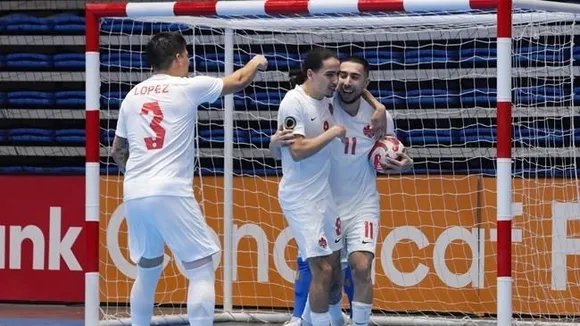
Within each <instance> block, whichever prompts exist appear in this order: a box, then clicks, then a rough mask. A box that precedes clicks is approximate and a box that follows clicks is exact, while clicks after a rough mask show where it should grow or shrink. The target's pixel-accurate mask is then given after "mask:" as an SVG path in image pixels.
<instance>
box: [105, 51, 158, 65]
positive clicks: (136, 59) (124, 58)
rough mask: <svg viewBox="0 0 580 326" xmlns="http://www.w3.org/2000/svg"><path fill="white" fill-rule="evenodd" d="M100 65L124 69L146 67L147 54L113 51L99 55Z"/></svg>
mask: <svg viewBox="0 0 580 326" xmlns="http://www.w3.org/2000/svg"><path fill="white" fill-rule="evenodd" d="M101 65H102V66H104V67H116V68H125V69H135V68H146V69H149V65H148V64H147V56H146V55H145V54H142V53H139V52H114V53H107V54H103V55H101Z"/></svg>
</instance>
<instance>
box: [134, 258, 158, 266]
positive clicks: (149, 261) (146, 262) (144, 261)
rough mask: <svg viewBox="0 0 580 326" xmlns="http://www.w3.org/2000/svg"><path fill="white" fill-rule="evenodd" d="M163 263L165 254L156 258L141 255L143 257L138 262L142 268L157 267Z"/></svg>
mask: <svg viewBox="0 0 580 326" xmlns="http://www.w3.org/2000/svg"><path fill="white" fill-rule="evenodd" d="M161 264H163V256H159V257H155V258H145V257H141V259H139V263H137V265H138V266H139V267H141V268H155V267H157V266H160V265H161Z"/></svg>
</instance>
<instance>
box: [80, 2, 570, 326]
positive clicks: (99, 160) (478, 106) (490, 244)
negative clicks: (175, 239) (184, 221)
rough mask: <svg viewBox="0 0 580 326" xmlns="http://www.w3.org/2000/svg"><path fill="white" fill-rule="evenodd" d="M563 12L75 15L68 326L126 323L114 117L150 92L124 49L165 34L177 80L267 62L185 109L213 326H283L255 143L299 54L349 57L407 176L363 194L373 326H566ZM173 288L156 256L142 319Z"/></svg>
mask: <svg viewBox="0 0 580 326" xmlns="http://www.w3.org/2000/svg"><path fill="white" fill-rule="evenodd" d="M512 7H513V8H512ZM576 13H580V6H578V5H569V4H557V3H550V2H545V1H540V0H514V3H513V6H512V1H511V0H442V1H434V0H335V1H330V0H256V1H253V0H252V1H217V2H215V1H200V2H185V1H183V2H181V1H177V2H157V3H137V2H135V3H102V4H96V3H94V4H87V5H86V216H85V218H86V225H85V229H86V231H85V232H86V233H85V239H86V248H87V255H86V262H85V271H86V288H85V293H86V295H85V325H89V326H92V325H98V324H106V325H128V324H129V323H128V319H127V318H128V307H127V303H128V301H129V299H128V298H129V293H130V288H131V284H132V280H133V278H134V275H135V266H134V265H133V264H132V263H131V262H130V261H129V259H128V255H127V250H128V249H127V234H126V227H125V225H124V222H123V209H122V175H121V174H120V173H119V172H118V170H117V169H116V167H115V166H114V164H113V163H112V160H111V159H110V158H109V156H108V155H109V148H110V145H111V143H112V137H113V135H114V129H115V123H116V116H117V113H118V108H119V103H120V101H121V100H122V99H123V97H124V96H125V94H126V93H127V92H128V91H129V90H130V89H131V87H132V86H134V85H135V84H137V83H139V82H141V81H142V80H145V79H146V78H148V76H150V75H151V70H150V69H149V67H147V64H146V59H145V58H144V45H145V44H146V42H147V40H148V39H149V38H150V36H151V35H153V33H155V32H159V31H168V30H172V31H180V32H181V33H182V34H183V35H184V37H185V38H186V40H187V42H188V49H189V52H190V54H191V55H192V58H191V68H192V69H191V71H192V72H194V74H201V75H211V76H223V75H225V74H229V73H231V72H232V71H234V70H235V69H238V68H239V67H240V66H242V65H243V64H244V63H245V62H247V61H248V60H249V58H251V56H252V55H254V54H265V55H266V57H267V58H268V60H269V62H270V64H269V68H268V70H267V71H266V72H261V73H259V75H258V76H257V78H256V80H255V82H254V83H252V85H251V86H249V87H248V88H247V89H245V90H244V91H242V92H240V93H237V94H235V95H228V96H225V97H224V98H223V99H221V100H218V101H217V102H216V103H206V104H204V105H202V106H201V107H200V108H199V114H198V116H199V117H198V126H199V128H198V130H197V133H198V138H197V144H196V148H199V150H198V157H197V160H196V162H192V164H195V166H196V173H195V181H194V188H195V193H196V199H197V200H198V201H199V202H200V205H201V206H202V208H203V211H204V214H205V216H206V218H207V221H208V223H209V224H210V226H211V227H212V230H213V235H214V236H215V238H216V239H217V240H218V241H219V243H220V245H221V248H222V253H220V254H219V255H216V256H215V257H214V266H215V269H216V283H217V284H216V294H217V298H216V300H217V301H216V304H217V305H218V306H219V307H220V308H219V309H217V310H216V313H217V316H216V321H233V320H236V321H253V322H283V321H285V320H287V319H289V313H290V312H291V309H292V305H293V290H292V281H293V278H294V268H295V264H294V262H295V258H296V247H295V243H294V242H293V240H292V239H291V236H290V233H289V230H288V229H287V228H286V225H285V222H284V218H283V216H282V214H281V212H280V209H279V207H278V202H277V183H278V180H279V177H280V175H281V170H280V169H279V163H277V162H276V161H274V160H273V159H272V158H271V157H270V154H269V152H268V141H269V138H268V137H269V136H270V135H271V134H272V133H273V132H274V131H275V128H276V115H277V106H278V104H279V103H280V100H281V98H282V97H283V96H284V94H285V93H286V92H287V91H288V90H289V89H290V86H289V83H288V71H289V70H291V69H295V68H299V67H300V62H301V60H302V59H303V56H304V55H305V54H306V53H307V52H308V49H309V48H310V47H312V46H315V45H316V46H325V47H328V48H331V49H333V50H335V51H336V52H337V53H338V54H339V55H340V56H341V57H342V58H344V57H345V56H348V55H353V54H354V55H360V56H364V57H366V58H367V60H369V62H370V64H371V70H372V71H371V81H372V82H371V84H370V86H369V90H371V92H372V93H373V94H374V95H375V96H376V97H377V98H379V100H381V102H383V103H384V104H385V105H386V106H387V108H388V110H390V112H391V113H392V114H393V116H394V118H395V119H396V123H397V135H398V137H399V138H400V139H401V140H402V141H403V143H405V145H406V146H407V147H408V148H409V151H410V154H411V156H412V157H413V158H414V159H415V165H414V169H413V170H412V171H411V172H409V173H406V174H404V175H402V176H389V177H380V178H379V180H378V186H379V190H380V192H381V229H380V232H379V233H380V235H379V239H378V245H377V250H376V259H375V266H374V274H373V282H374V289H375V299H374V308H375V311H374V314H373V317H372V321H373V323H376V324H381V325H387V324H388V325H403V324H412V325H454V324H457V325H464V324H477V325H485V324H489V325H491V324H498V325H511V324H512V323H517V324H530V325H531V324H537V323H542V322H546V323H547V324H550V325H556V324H560V323H561V324H566V323H569V322H574V321H576V322H577V321H578V319H580V316H579V315H578V314H579V313H578V312H577V309H575V306H576V305H577V304H578V299H577V298H579V297H580V289H578V286H577V285H576V284H579V283H580V276H577V275H576V274H578V271H579V270H580V260H578V259H577V258H576V255H578V254H580V240H576V239H574V236H575V232H577V231H576V229H577V228H578V225H577V223H576V222H575V221H577V220H578V219H579V217H578V216H580V204H579V199H580V197H579V196H578V188H577V187H578V184H577V180H578V176H577V167H578V166H577V164H576V158H577V157H580V155H579V154H580V153H579V152H578V151H577V149H576V142H580V129H578V130H577V129H575V122H576V115H575V114H576V112H577V107H576V106H575V103H578V101H580V97H579V98H578V99H576V95H575V94H576V93H577V89H576V86H575V85H576V78H578V77H579V76H580V70H579V69H578V66H576V60H575V59H576V57H578V58H580V46H578V47H576V43H577V40H576V36H577V35H578V36H580V30H579V29H578V27H577V26H576V19H577V18H578V17H577V16H576ZM512 33H513V36H512ZM577 48H578V49H579V50H576V49H577ZM578 90H580V89H578ZM512 146H513V148H512ZM186 287H187V282H186V279H185V277H184V276H183V273H182V272H181V266H180V265H179V262H176V261H175V260H174V259H173V258H172V257H171V255H170V254H169V252H168V253H167V255H166V257H165V261H164V274H163V277H162V280H161V281H160V283H159V286H158V288H157V296H156V302H157V303H158V306H157V307H156V310H155V317H154V319H155V321H156V322H158V323H159V324H176V325H179V324H184V323H185V322H186V318H185V317H184V315H183V314H184V313H185V308H184V307H183V304H184V303H185V298H186V295H185V293H186V290H185V289H186Z"/></svg>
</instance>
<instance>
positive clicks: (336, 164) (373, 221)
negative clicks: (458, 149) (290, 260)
mask: <svg viewBox="0 0 580 326" xmlns="http://www.w3.org/2000/svg"><path fill="white" fill-rule="evenodd" d="M368 83H369V66H368V63H367V62H366V60H364V59H363V58H359V57H351V58H348V59H346V60H344V61H343V62H342V63H341V66H340V74H339V85H338V91H337V93H338V95H337V96H336V98H335V100H334V104H335V105H334V107H335V111H334V114H333V118H334V119H335V122H336V123H340V124H344V126H345V128H346V137H345V140H344V142H343V143H337V142H335V143H333V144H332V149H333V161H332V168H331V171H332V173H331V176H330V185H331V189H332V193H333V197H334V199H335V201H336V203H337V205H338V210H339V213H340V215H341V220H342V228H343V236H344V241H345V248H344V249H343V250H344V254H345V255H346V256H347V257H348V262H349V264H350V268H351V272H352V276H353V280H354V298H353V302H352V305H351V309H352V311H351V314H352V319H353V322H354V323H355V325H367V324H368V322H369V317H370V312H371V304H372V283H371V266H372V260H373V258H374V250H375V246H376V238H377V231H378V220H379V206H378V193H377V189H376V171H375V169H374V168H373V167H372V165H371V164H370V163H369V161H368V153H369V151H370V150H371V148H372V147H373V145H374V144H375V137H374V135H373V132H372V128H371V125H372V124H373V123H374V122H373V121H376V119H375V118H373V116H374V115H376V114H377V112H382V110H383V109H384V106H383V105H382V104H381V103H379V102H378V101H377V100H376V99H375V98H374V97H373V96H372V95H371V94H370V93H369V92H368V91H367V90H366V87H367V85H368ZM361 97H364V100H362V99H361ZM381 107H382V109H381ZM377 109H378V111H377ZM383 114H385V113H383ZM385 117H386V120H385V121H387V128H386V132H387V134H388V135H394V122H393V119H392V117H391V116H390V114H388V112H387V113H386V115H385ZM286 141H288V136H287V134H286V133H284V132H282V131H280V132H277V133H276V134H275V135H274V136H273V137H272V142H274V143H275V144H277V145H278V146H285V142H286ZM272 147H274V148H275V147H276V146H275V145H274V146H272ZM411 164H412V160H411V159H410V158H409V157H408V156H407V155H406V154H403V155H402V157H400V160H390V161H388V163H387V164H386V165H384V166H383V169H384V170H385V171H387V172H388V173H400V172H402V171H403V170H405V169H406V168H408V167H409V166H410V165H411ZM345 184H348V185H349V186H348V187H345V186H344V185H345ZM300 271H301V274H302V275H301V277H305V278H307V277H308V275H305V274H307V271H306V270H304V269H303V268H300ZM339 280H340V279H339ZM332 288H333V289H335V290H336V291H337V292H335V293H332V294H331V297H342V292H341V290H340V289H341V287H340V286H337V285H334V286H332ZM295 309H298V310H299V309H300V308H299V307H295ZM306 310H308V306H306ZM304 316H305V317H306V318H304V319H305V320H304V322H302V323H298V322H296V323H295V324H292V323H291V325H300V324H302V325H309V324H310V320H308V318H307V316H308V312H307V311H306V312H305V313H304ZM333 325H340V321H337V322H336V323H335V324H333Z"/></svg>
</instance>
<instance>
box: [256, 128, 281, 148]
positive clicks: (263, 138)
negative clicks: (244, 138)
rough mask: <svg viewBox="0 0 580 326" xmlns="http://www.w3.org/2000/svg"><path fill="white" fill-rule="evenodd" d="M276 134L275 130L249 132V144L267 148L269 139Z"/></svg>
mask: <svg viewBox="0 0 580 326" xmlns="http://www.w3.org/2000/svg"><path fill="white" fill-rule="evenodd" d="M275 133H276V129H262V130H251V131H250V143H252V144H254V145H257V146H258V147H263V146H267V145H268V144H269V143H270V137H271V136H272V135H273V134H275Z"/></svg>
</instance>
